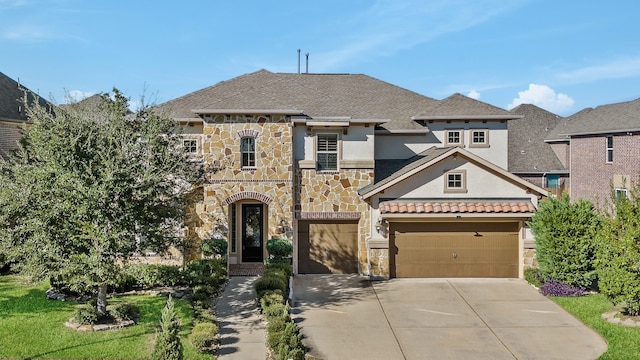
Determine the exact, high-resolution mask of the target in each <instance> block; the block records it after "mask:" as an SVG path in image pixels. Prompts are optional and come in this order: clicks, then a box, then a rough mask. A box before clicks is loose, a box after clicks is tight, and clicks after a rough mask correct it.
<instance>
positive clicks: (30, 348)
mask: <svg viewBox="0 0 640 360" xmlns="http://www.w3.org/2000/svg"><path fill="white" fill-rule="evenodd" d="M47 287H48V285H47V284H46V283H41V284H38V285H28V284H26V283H25V282H24V278H22V277H18V276H0V358H2V359H4V358H43V359H47V358H56V359H74V358H75V359H78V358H83V359H92V358H93V359H97V358H100V359H125V358H126V359H143V358H149V357H150V356H151V351H152V350H153V344H154V340H155V331H156V328H157V327H158V326H159V322H160V314H161V311H162V308H163V307H164V304H165V302H166V297H163V296H127V297H123V298H113V299H109V301H110V304H114V303H116V302H121V301H126V302H129V303H132V304H135V305H137V306H138V307H139V308H140V314H141V315H140V321H139V323H138V324H137V325H133V326H131V327H128V328H125V329H122V330H117V331H100V332H92V333H83V332H78V331H74V330H69V329H67V328H66V327H65V326H64V322H65V321H66V320H68V319H69V318H70V317H71V316H72V315H73V312H74V310H75V307H76V305H77V304H76V303H72V302H63V301H52V300H47V298H46V297H45V291H46V290H47ZM175 310H176V314H177V315H178V317H179V318H180V319H181V320H182V327H181V333H180V335H181V340H182V345H183V347H184V358H185V359H212V356H211V355H206V354H200V353H198V352H197V351H196V350H195V349H194V347H193V346H192V345H191V344H190V343H189V342H188V340H187V336H188V333H189V331H190V329H191V323H192V311H191V308H190V305H189V303H188V302H187V301H185V300H180V299H176V301H175Z"/></svg>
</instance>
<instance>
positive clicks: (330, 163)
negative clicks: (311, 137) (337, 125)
mask: <svg viewBox="0 0 640 360" xmlns="http://www.w3.org/2000/svg"><path fill="white" fill-rule="evenodd" d="M316 169H317V170H318V171H336V170H338V134H317V135H316Z"/></svg>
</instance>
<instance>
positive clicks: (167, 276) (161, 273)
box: [124, 264, 182, 289]
mask: <svg viewBox="0 0 640 360" xmlns="http://www.w3.org/2000/svg"><path fill="white" fill-rule="evenodd" d="M124 273H125V276H127V277H129V278H132V279H134V285H133V286H134V288H140V289H149V288H153V287H158V286H175V285H178V284H180V283H182V273H181V272H180V268H179V267H177V266H172V265H154V264H129V265H127V266H125V269H124Z"/></svg>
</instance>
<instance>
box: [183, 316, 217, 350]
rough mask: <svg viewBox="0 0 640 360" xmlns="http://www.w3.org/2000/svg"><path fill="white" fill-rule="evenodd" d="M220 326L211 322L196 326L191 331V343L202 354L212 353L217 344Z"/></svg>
mask: <svg viewBox="0 0 640 360" xmlns="http://www.w3.org/2000/svg"><path fill="white" fill-rule="evenodd" d="M217 336H218V326H217V325H216V324H214V323H211V322H201V323H198V324H196V325H195V326H194V327H193V330H191V334H190V335H189V341H190V342H191V343H192V344H193V346H194V347H195V348H196V349H198V351H200V352H203V353H204V352H211V351H212V350H213V347H214V345H215V344H216V341H217Z"/></svg>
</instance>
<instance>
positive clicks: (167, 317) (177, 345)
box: [151, 296, 182, 360]
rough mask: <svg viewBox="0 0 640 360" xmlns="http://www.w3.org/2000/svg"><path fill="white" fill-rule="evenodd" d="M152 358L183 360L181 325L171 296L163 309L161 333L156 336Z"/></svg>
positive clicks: (154, 359) (156, 359) (157, 359)
mask: <svg viewBox="0 0 640 360" xmlns="http://www.w3.org/2000/svg"><path fill="white" fill-rule="evenodd" d="M151 358H152V359H153V360H182V343H181V342H180V323H179V320H178V318H177V317H176V312H175V309H174V307H173V299H172V298H171V296H169V298H168V299H167V303H166V305H165V306H164V309H162V319H161V320H160V331H159V332H158V333H157V334H156V343H155V346H154V348H153V353H152V354H151Z"/></svg>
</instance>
